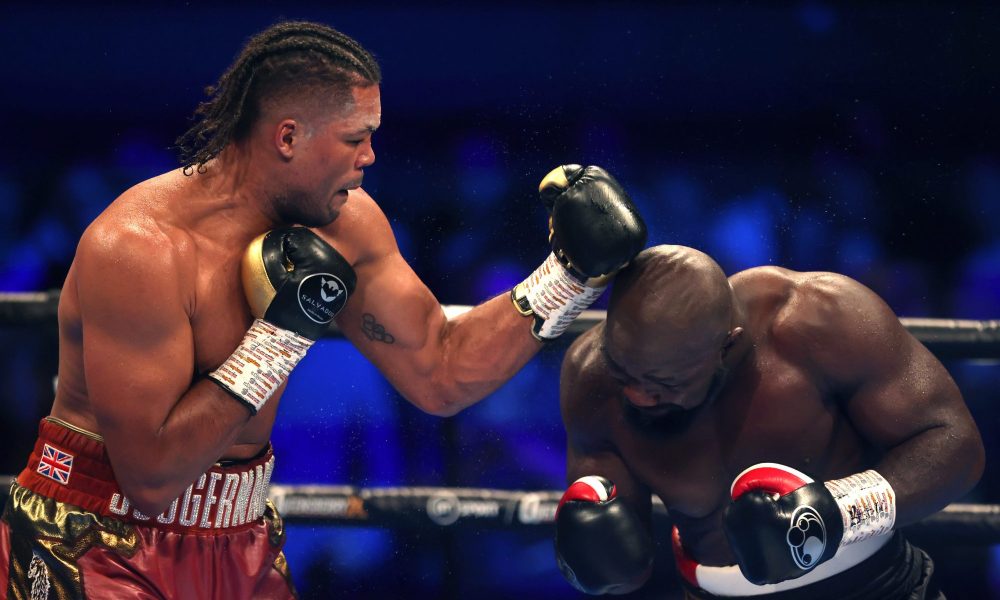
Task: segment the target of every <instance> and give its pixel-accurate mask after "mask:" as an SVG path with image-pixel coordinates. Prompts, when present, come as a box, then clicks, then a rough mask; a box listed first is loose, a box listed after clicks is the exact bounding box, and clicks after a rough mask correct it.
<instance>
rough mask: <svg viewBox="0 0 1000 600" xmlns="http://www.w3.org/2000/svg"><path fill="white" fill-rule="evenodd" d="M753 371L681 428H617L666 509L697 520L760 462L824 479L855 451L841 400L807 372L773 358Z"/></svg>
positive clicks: (625, 452)
mask: <svg viewBox="0 0 1000 600" xmlns="http://www.w3.org/2000/svg"><path fill="white" fill-rule="evenodd" d="M752 371H753V372H752V373H750V374H749V375H748V376H742V377H740V378H738V379H734V380H731V381H729V382H728V383H727V385H726V387H725V389H724V390H723V392H722V393H721V394H720V395H719V397H718V398H716V399H715V401H714V402H713V403H712V404H710V405H707V406H705V407H703V408H702V409H701V410H700V411H699V412H698V413H695V414H694V416H693V417H692V418H690V419H689V421H688V422H686V423H683V424H682V426H680V427H676V428H670V427H666V428H659V429H652V428H644V427H641V426H638V425H636V424H635V423H634V422H632V421H630V420H629V419H627V418H626V417H625V416H624V414H623V418H622V420H621V421H620V422H619V423H618V424H617V425H616V428H615V432H614V435H615V442H616V446H617V447H618V449H619V452H620V453H621V455H622V458H623V459H624V461H625V463H626V464H628V465H629V467H630V468H631V469H632V471H633V472H634V473H635V474H636V476H637V477H639V478H640V479H641V480H642V481H643V482H644V483H645V484H646V485H647V486H648V487H649V488H650V489H651V490H652V491H653V492H654V493H655V494H657V495H658V496H659V497H660V499H661V500H662V501H663V502H664V504H665V505H666V506H667V508H668V509H670V510H672V511H676V512H680V513H683V514H684V515H687V516H689V517H692V518H694V519H697V518H702V517H708V516H709V515H712V514H714V513H716V512H717V511H718V510H719V509H721V508H722V507H724V506H725V504H726V503H728V501H729V496H728V494H729V486H730V484H731V483H732V481H733V479H734V478H735V477H736V476H737V475H738V474H739V473H740V472H741V471H743V470H744V469H746V468H747V467H750V466H752V465H754V464H757V463H761V462H776V463H781V464H785V465H788V466H791V467H794V468H796V469H799V470H801V471H803V472H805V473H807V474H811V475H812V476H814V477H816V478H820V477H822V476H823V475H824V473H825V472H826V471H828V470H829V469H830V468H831V465H832V464H839V463H841V462H842V461H843V460H845V456H848V455H855V454H856V452H854V451H853V449H856V448H857V446H858V441H857V438H856V436H855V435H854V434H853V432H852V431H851V430H849V428H846V427H844V425H845V417H844V415H843V414H842V412H841V411H840V409H839V408H838V406H837V403H836V402H835V401H834V399H833V398H831V397H829V395H828V394H825V393H824V392H823V391H822V390H821V389H820V386H818V385H817V382H815V381H814V380H813V379H812V377H811V376H810V375H809V374H807V373H806V372H804V371H802V370H800V369H798V368H796V367H794V366H793V365H791V364H788V363H786V362H782V361H780V360H778V359H775V358H770V359H768V360H767V361H764V362H762V363H761V365H760V367H759V368H758V369H755V370H752Z"/></svg>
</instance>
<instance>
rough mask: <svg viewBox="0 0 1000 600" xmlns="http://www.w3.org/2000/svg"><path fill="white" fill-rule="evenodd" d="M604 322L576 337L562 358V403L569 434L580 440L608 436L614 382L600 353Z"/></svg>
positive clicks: (587, 440) (593, 440)
mask: <svg viewBox="0 0 1000 600" xmlns="http://www.w3.org/2000/svg"><path fill="white" fill-rule="evenodd" d="M603 328H604V324H603V323H600V324H598V325H596V326H595V327H593V328H591V329H589V330H588V331H586V332H584V333H583V334H582V335H580V336H579V337H577V338H576V340H574V341H573V343H572V344H571V345H570V347H569V349H568V350H567V351H566V355H565V357H564V358H563V363H562V371H561V374H560V379H559V403H560V409H561V411H562V418H563V423H564V425H565V426H566V432H567V435H569V436H570V437H571V438H573V439H574V440H575V441H577V442H578V443H579V442H595V441H597V440H600V439H603V438H605V437H607V436H608V434H609V431H608V423H609V419H610V418H612V415H611V414H610V410H611V407H612V406H613V404H614V400H615V398H614V396H615V394H616V388H615V382H614V380H613V379H612V378H611V377H610V375H609V374H608V370H607V367H606V365H605V362H604V356H603V353H602V352H601V343H602V338H603Z"/></svg>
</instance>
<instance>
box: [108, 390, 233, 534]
mask: <svg viewBox="0 0 1000 600" xmlns="http://www.w3.org/2000/svg"><path fill="white" fill-rule="evenodd" d="M249 419H250V412H249V411H248V410H247V408H246V407H245V406H244V405H243V404H241V403H240V402H237V401H236V400H235V399H234V398H233V397H232V396H230V395H229V394H228V393H226V392H225V391H224V390H223V389H222V388H220V387H219V386H218V385H215V384H214V383H212V382H209V381H207V380H202V381H199V382H198V383H196V384H195V385H193V386H192V387H191V388H190V389H189V390H188V391H187V392H186V393H185V394H184V395H183V396H182V397H181V398H180V400H179V401H178V402H177V404H176V405H174V407H173V408H172V409H171V411H170V413H169V414H168V415H167V417H166V419H165V420H164V421H163V422H162V424H161V425H160V427H159V428H158V429H157V430H156V431H152V432H145V433H142V434H141V435H138V433H139V432H138V431H133V432H132V434H133V435H130V436H128V437H129V438H131V440H129V439H126V440H122V441H119V443H117V444H115V443H113V440H107V442H108V443H109V447H108V454H109V458H110V459H111V464H112V468H113V469H114V472H115V479H116V480H117V482H118V485H119V486H120V487H121V489H122V492H123V493H124V494H125V496H127V497H128V498H129V500H130V501H131V503H132V504H133V505H135V506H136V507H137V508H138V509H139V510H140V511H142V512H143V513H144V514H147V515H157V514H159V513H160V512H162V510H163V509H165V508H166V507H167V506H168V505H169V504H170V502H172V501H173V500H174V499H175V498H177V497H178V496H179V495H180V494H181V493H183V492H184V489H185V488H186V487H187V486H189V485H190V484H191V483H192V482H193V481H195V480H197V479H198V477H199V476H200V475H201V474H202V473H204V472H205V471H206V470H208V469H209V468H210V467H211V466H212V465H213V464H214V463H216V462H217V461H218V460H219V458H221V457H222V456H223V455H224V454H225V452H226V451H227V450H229V449H230V448H231V447H232V446H233V444H234V443H235V441H236V438H237V436H238V435H239V433H240V432H241V431H242V430H243V428H244V427H245V426H246V424H247V422H248V420H249ZM116 437H117V436H116Z"/></svg>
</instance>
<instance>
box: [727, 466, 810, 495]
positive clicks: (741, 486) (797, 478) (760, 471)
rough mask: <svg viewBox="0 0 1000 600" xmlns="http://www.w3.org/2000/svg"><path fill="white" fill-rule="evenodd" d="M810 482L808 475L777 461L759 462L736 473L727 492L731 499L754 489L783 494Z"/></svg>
mask: <svg viewBox="0 0 1000 600" xmlns="http://www.w3.org/2000/svg"><path fill="white" fill-rule="evenodd" d="M812 482H813V480H812V478H810V477H809V476H808V475H806V474H804V473H801V472H799V471H796V470H795V469H793V468H791V467H786V466H785V465H779V464H777V463H759V464H756V465H754V466H752V467H750V468H749V469H746V470H745V471H743V472H742V473H740V474H739V475H737V476H736V479H734V480H733V485H732V487H731V488H729V493H730V495H731V496H732V498H733V500H736V499H737V498H739V497H740V496H742V495H743V494H745V493H747V492H750V491H755V490H763V491H765V492H768V493H771V494H778V495H781V496H784V495H785V494H790V493H791V492H794V491H795V490H797V489H799V488H800V487H802V486H804V485H806V484H809V483H812Z"/></svg>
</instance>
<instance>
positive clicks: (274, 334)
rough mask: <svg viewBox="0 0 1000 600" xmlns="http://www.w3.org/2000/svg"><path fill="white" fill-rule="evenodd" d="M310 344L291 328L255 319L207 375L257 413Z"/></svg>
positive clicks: (310, 342)
mask: <svg viewBox="0 0 1000 600" xmlns="http://www.w3.org/2000/svg"><path fill="white" fill-rule="evenodd" d="M312 345H313V341H312V340H310V339H309V338H306V337H302V336H301V335H299V334H297V333H295V332H294V331H289V330H287V329H282V328H281V327H276V326H274V325H272V324H270V323H268V322H267V321H264V320H263V319H256V320H254V322H253V325H251V326H250V329H249V330H247V334H246V335H245V336H243V341H242V342H240V345H239V346H237V348H236V351H235V352H233V354H232V355H231V356H230V357H229V358H227V359H226V362H224V363H222V364H221V365H219V368H218V369H216V370H214V371H212V372H211V373H209V374H208V376H209V377H210V378H212V379H213V380H215V382H216V383H218V384H219V385H221V386H222V387H223V388H225V389H226V390H228V391H229V392H230V393H231V394H232V395H233V396H236V398H237V399H239V400H242V401H243V402H245V403H246V404H247V406H249V407H250V412H252V413H253V414H257V411H259V410H260V408H261V407H262V406H264V403H266V402H267V401H268V399H269V398H270V397H271V396H272V395H274V392H275V391H276V390H277V389H278V388H279V387H281V384H283V383H284V382H285V380H286V379H288V374H289V373H291V372H292V369H294V368H295V365H297V364H298V362H299V361H300V360H302V357H303V356H305V355H306V350H308V349H309V347H310V346H312Z"/></svg>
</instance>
